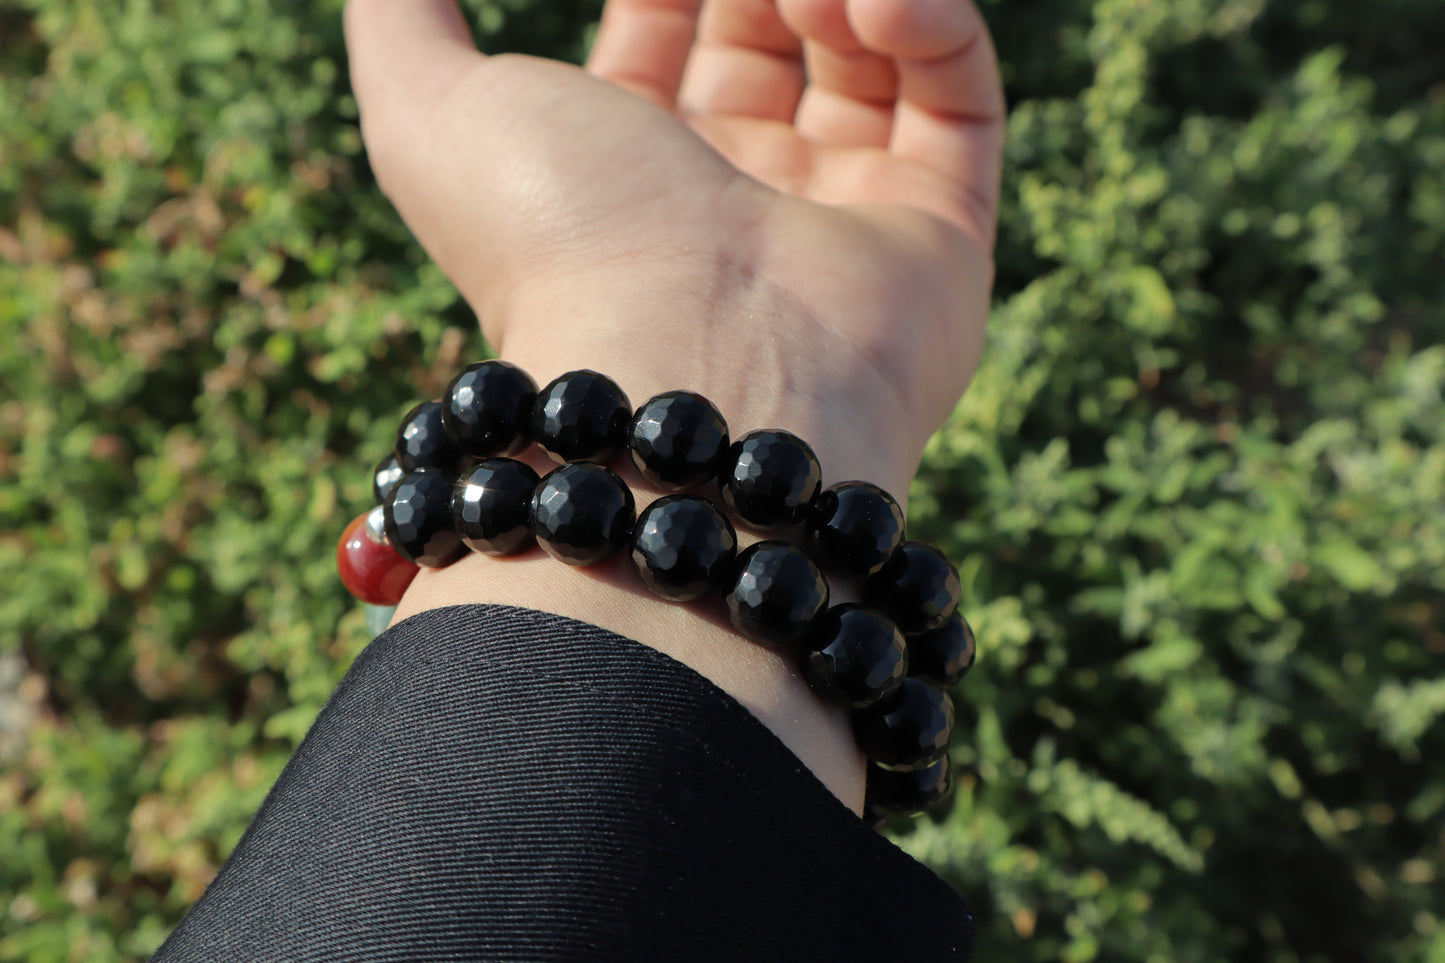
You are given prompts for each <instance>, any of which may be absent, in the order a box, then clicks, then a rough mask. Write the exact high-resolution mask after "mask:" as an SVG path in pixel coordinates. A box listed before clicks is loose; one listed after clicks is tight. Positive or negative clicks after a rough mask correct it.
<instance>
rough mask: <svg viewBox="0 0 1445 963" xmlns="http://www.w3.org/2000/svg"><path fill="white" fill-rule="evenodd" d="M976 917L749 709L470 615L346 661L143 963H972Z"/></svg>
mask: <svg viewBox="0 0 1445 963" xmlns="http://www.w3.org/2000/svg"><path fill="white" fill-rule="evenodd" d="M972 939H973V917H972V915H971V913H970V912H969V910H968V907H967V906H966V905H965V904H964V903H963V901H962V900H961V899H960V898H959V897H958V896H957V895H956V894H955V893H954V892H953V891H952V890H951V889H950V888H949V887H948V886H947V885H946V884H945V883H943V881H942V880H940V879H939V878H938V877H937V876H935V875H934V874H933V873H931V872H930V871H929V870H928V869H926V868H925V867H924V866H922V865H920V864H919V863H917V862H915V861H914V860H913V859H912V858H910V857H909V856H907V855H906V854H905V853H903V852H902V851H901V850H899V849H898V848H897V847H896V846H894V845H893V844H892V843H890V842H889V841H888V840H887V839H885V838H883V837H881V836H879V835H877V834H876V833H874V832H873V831H872V830H871V829H868V828H867V827H866V826H865V825H864V824H863V823H862V821H860V820H859V819H858V818H857V817H856V816H854V815H853V814H852V813H851V812H850V811H849V810H848V809H847V808H846V807H845V806H843V805H842V804H841V803H840V802H839V801H838V800H837V799H836V798H835V797H834V796H833V795H832V794H831V793H830V792H829V791H828V790H827V789H826V788H824V786H823V785H822V784H821V783H819V782H818V781H817V779H815V778H814V777H813V775H812V773H811V772H809V771H808V770H807V769H806V768H805V767H804V766H803V765H802V764H801V763H800V762H799V761H798V759H797V757H796V756H794V755H793V754H792V753H791V752H790V751H789V750H788V749H787V748H786V747H785V746H784V745H783V744H782V743H781V742H780V741H779V740H778V739H777V738H776V737H775V736H774V735H773V734H772V733H771V732H770V731H769V730H768V729H767V728H766V727H765V726H763V725H762V724H761V723H760V722H758V721H757V720H756V719H755V718H754V717H753V716H752V715H751V714H749V713H748V712H747V710H746V709H744V708H743V707H742V706H741V705H740V704H738V703H737V702H736V701H735V700H734V699H732V698H731V697H730V696H728V695H727V694H726V693H724V692H722V691H721V690H720V689H718V688H717V687H716V686H714V685H713V684H712V683H711V682H709V681H708V680H707V679H705V678H703V677H702V676H700V675H698V674H697V673H696V672H694V671H693V670H691V669H689V668H688V667H686V666H684V665H682V664H681V663H679V662H677V661H675V660H673V659H671V658H669V657H668V656H665V655H663V654H661V653H659V652H657V651H656V650H654V649H651V648H649V647H647V646H644V645H642V644H640V643H638V642H634V641H632V640H630V639H626V638H623V637H621V636H618V635H615V634H613V633H610V632H607V631H604V630H602V629H599V628H597V627H595V626H591V625H587V624H584V623H580V622H575V621H572V620H570V619H564V618H561V617H559V616H554V615H547V614H544V613H540V612H533V611H528V610H523V609H515V608H507V607H502V606H459V607H455V608H447V609H438V610H435V611H431V612H427V613H424V614H422V615H419V616H416V617H414V618H411V619H408V620H407V621H405V622H403V623H402V624H400V625H398V626H396V627H394V628H392V629H390V630H388V631H387V632H386V633H385V634H383V635H382V636H381V637H380V638H378V639H377V640H376V641H375V642H373V643H372V644H371V645H370V646H369V647H368V648H367V649H366V651H365V652H363V653H362V654H361V655H360V656H359V657H358V658H357V660H356V664H355V665H354V666H353V667H352V668H351V671H350V672H349V673H348V674H347V676H346V678H345V679H344V680H343V681H342V683H341V685H340V686H339V687H338V688H337V690H336V692H335V694H334V695H333V696H332V698H331V701H330V702H329V703H328V704H327V706H326V708H325V709H323V710H322V712H321V714H320V716H318V717H317V720H316V723H315V725H314V726H313V727H312V729H311V732H310V734H308V735H307V737H306V739H305V741H304V742H302V744H301V747H300V748H299V749H298V750H297V751H296V755H295V756H294V757H293V758H292V759H291V761H290V763H289V764H288V765H287V767H286V770H285V771H284V772H283V773H282V775H281V778H280V779H279V780H278V781H277V783H276V786H275V788H273V789H272V791H271V793H270V795H269V796H268V797H267V799H266V801H265V803H264V804H263V805H262V806H261V809H260V811H259V812H258V813H257V814H256V817H255V819H254V820H253V821H252V823H251V826H250V828H249V829H248V830H247V831H246V834H245V836H243V837H242V839H241V841H240V843H239V844H238V845H237V847H236V850H235V852H234V853H232V854H231V857H230V859H228V860H227V861H226V864H225V865H224V866H223V867H222V868H221V871H220V872H219V874H217V876H216V879H215V880H214V881H213V882H212V884H211V886H210V888H209V889H208V890H207V891H206V893H205V895H204V896H202V897H201V899H200V900H199V901H198V902H197V903H196V905H195V907H193V908H192V910H191V912H190V915H188V916H187V917H186V918H185V920H184V921H183V922H182V923H181V925H180V926H179V927H177V928H176V930H175V932H174V933H172V934H171V937H170V939H168V940H167V941H166V943H165V945H164V946H162V947H161V949H160V951H159V953H158V954H157V955H156V956H155V957H154V958H153V959H154V960H156V961H163V963H173V961H181V960H187V961H190V960H206V961H212V960H214V961H222V960H224V961H227V963H238V961H251V960H267V961H292V963H296V961H303V960H328V961H342V960H358V961H360V960H367V961H374V960H398V961H400V960H407V961H415V960H537V961H543V960H589V961H593V960H747V959H761V960H789V961H792V960H830V961H836V960H889V961H891V960H908V961H913V960H944V959H947V960H966V959H968V957H969V954H970V950H971V945H972Z"/></svg>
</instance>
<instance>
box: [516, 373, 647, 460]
mask: <svg viewBox="0 0 1445 963" xmlns="http://www.w3.org/2000/svg"><path fill="white" fill-rule="evenodd" d="M631 418H632V403H631V402H629V401H628V400H627V395H625V394H623V393H622V389H621V388H619V387H618V386H617V382H615V381H613V380H612V379H611V378H609V377H607V376H606V375H603V374H598V373H597V372H595V371H589V370H587V369H585V368H584V369H582V370H581V371H569V372H567V373H566V374H564V375H561V376H559V377H557V378H555V379H553V380H552V381H551V382H550V383H549V384H548V385H547V387H545V388H543V389H542V390H541V391H540V392H538V393H537V402H536V404H535V405H533V407H532V437H533V438H534V439H536V442H537V444H539V445H541V446H542V450H543V451H545V452H546V453H547V455H548V457H550V458H551V459H552V460H553V461H556V462H569V461H594V462H597V463H598V464H599V465H600V464H602V463H604V462H608V461H611V460H612V459H613V458H616V457H617V455H618V453H619V452H621V451H622V447H623V446H624V445H626V444H627V422H628V421H629V420H631Z"/></svg>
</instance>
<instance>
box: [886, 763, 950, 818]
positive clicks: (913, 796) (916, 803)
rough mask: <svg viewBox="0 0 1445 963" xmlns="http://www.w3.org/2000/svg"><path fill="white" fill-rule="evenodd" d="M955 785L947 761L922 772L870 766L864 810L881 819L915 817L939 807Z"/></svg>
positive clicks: (925, 767) (927, 767) (928, 767)
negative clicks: (872, 812) (883, 817)
mask: <svg viewBox="0 0 1445 963" xmlns="http://www.w3.org/2000/svg"><path fill="white" fill-rule="evenodd" d="M952 783H953V779H952V774H951V773H950V772H949V764H948V757H947V756H944V757H943V758H942V759H940V760H938V761H937V762H935V763H934V764H933V765H931V766H924V767H923V768H922V769H884V768H883V767H882V766H878V765H872V764H870V765H869V766H868V789H867V791H866V793H865V795H864V798H865V800H866V802H865V804H864V805H865V806H868V807H871V808H872V809H873V810H874V811H875V812H877V813H878V814H879V815H881V816H885V817H888V816H915V815H918V814H919V813H923V812H927V811H928V810H930V809H932V808H933V807H934V806H936V805H938V803H940V802H941V801H942V800H943V799H944V798H945V797H946V796H947V795H948V790H949V789H950V788H951V786H952Z"/></svg>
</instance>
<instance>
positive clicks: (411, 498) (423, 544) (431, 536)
mask: <svg viewBox="0 0 1445 963" xmlns="http://www.w3.org/2000/svg"><path fill="white" fill-rule="evenodd" d="M452 487H453V482H452V477H451V476H450V475H448V474H447V473H446V472H444V471H440V470H438V469H436V468H418V469H417V470H416V471H409V472H407V473H406V474H405V475H402V476H401V478H400V479H399V480H398V481H397V483H396V485H395V486H393V487H392V489H391V494H390V495H388V496H387V497H386V504H385V506H384V508H385V510H386V537H387V539H388V540H390V542H391V545H392V547H393V548H395V549H396V550H397V551H398V552H400V553H401V554H402V555H404V556H405V557H406V558H407V559H409V560H410V561H412V562H415V563H416V564H417V565H425V566H427V567H428V568H442V567H444V566H447V565H450V564H451V563H453V562H455V561H456V560H457V559H459V558H461V557H462V556H463V555H465V554H466V553H467V547H466V546H465V545H463V544H462V539H461V536H460V535H458V534H457V533H456V532H455V531H454V530H453V529H452Z"/></svg>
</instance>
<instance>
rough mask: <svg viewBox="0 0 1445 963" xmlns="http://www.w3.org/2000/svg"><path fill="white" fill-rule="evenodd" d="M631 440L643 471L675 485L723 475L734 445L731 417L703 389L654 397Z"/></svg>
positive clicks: (630, 430) (635, 422) (631, 428)
mask: <svg viewBox="0 0 1445 963" xmlns="http://www.w3.org/2000/svg"><path fill="white" fill-rule="evenodd" d="M627 446H628V447H629V448H631V449H632V461H633V462H634V463H635V464H636V465H637V470H638V471H640V472H641V473H642V477H643V478H646V479H647V480H648V481H649V482H651V483H652V484H654V485H656V486H657V487H658V488H662V489H667V490H672V489H677V488H687V487H689V486H692V485H702V484H705V483H706V482H709V481H712V480H713V478H715V477H716V476H717V470H718V465H720V464H721V463H722V457H723V455H725V454H727V450H728V423H727V422H726V421H724V420H723V416H722V414H721V413H720V412H719V411H718V410H717V408H716V407H714V406H713V403H712V402H711V401H708V400H707V399H706V398H704V397H703V396H702V395H699V394H694V393H693V392H691V391H666V392H663V393H662V394H660V395H655V396H653V397H652V398H649V399H648V400H647V401H646V402H645V403H644V404H643V406H642V407H641V408H638V409H637V414H635V415H633V416H632V423H631V424H629V425H628V426H627Z"/></svg>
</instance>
